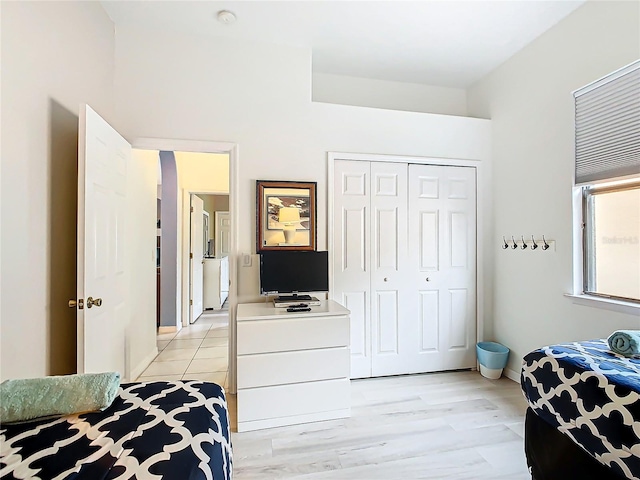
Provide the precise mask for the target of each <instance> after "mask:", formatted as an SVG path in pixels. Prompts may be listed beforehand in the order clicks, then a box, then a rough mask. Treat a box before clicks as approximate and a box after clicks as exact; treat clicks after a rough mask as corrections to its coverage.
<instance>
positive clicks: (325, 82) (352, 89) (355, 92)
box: [312, 73, 467, 115]
mask: <svg viewBox="0 0 640 480" xmlns="http://www.w3.org/2000/svg"><path fill="white" fill-rule="evenodd" d="M312 82H313V94H312V97H313V101H314V102H325V103H338V104H342V105H354V106H359V107H375V108H386V109H389V110H403V111H407V112H423V113H440V114H443V115H466V114H467V92H466V90H465V89H463V88H447V87H438V86H435V85H422V84H417V83H404V82H390V81H387V80H376V79H372V78H359V77H349V76H346V75H333V74H329V73H314V74H313V77H312Z"/></svg>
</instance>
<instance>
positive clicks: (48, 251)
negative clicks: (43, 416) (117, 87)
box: [0, 2, 155, 379]
mask: <svg viewBox="0 0 640 480" xmlns="http://www.w3.org/2000/svg"><path fill="white" fill-rule="evenodd" d="M1 8H2V19H1V22H2V23H1V41H2V47H1V48H2V87H1V88H2V91H1V94H2V106H1V111H0V113H1V116H2V131H1V136H2V147H1V148H2V150H1V153H2V163H1V168H2V176H1V178H2V180H1V181H2V184H1V194H0V195H1V197H0V203H1V207H0V208H1V222H2V225H1V230H2V250H1V254H0V255H1V259H0V264H1V276H2V307H1V308H2V310H1V312H0V317H1V326H0V329H1V336H2V340H1V350H2V352H1V355H0V364H1V371H0V377H1V378H2V379H7V378H17V377H33V376H41V375H46V374H63V373H70V372H74V371H75V358H76V342H75V331H76V315H75V311H74V310H72V309H69V308H68V307H67V302H68V300H69V299H70V298H75V295H76V283H75V276H76V260H75V257H76V252H75V248H76V243H75V242H76V240H75V238H76V232H75V222H76V212H75V209H76V205H77V204H76V201H77V200H76V189H77V135H78V107H79V105H80V103H88V104H90V105H91V106H92V107H93V108H94V109H95V110H96V111H97V112H98V113H100V115H101V116H103V117H104V118H105V119H106V120H107V121H112V120H113V80H114V76H113V74H114V28H113V24H112V22H111V21H110V19H109V18H108V16H107V15H106V13H105V12H104V11H103V10H102V7H101V6H100V4H98V3H94V2H2V3H1ZM154 215H155V214H154Z"/></svg>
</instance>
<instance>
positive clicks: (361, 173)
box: [331, 160, 371, 378]
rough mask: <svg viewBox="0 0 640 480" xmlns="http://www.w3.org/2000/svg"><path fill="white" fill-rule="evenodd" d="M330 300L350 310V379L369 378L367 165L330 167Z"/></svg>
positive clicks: (338, 163)
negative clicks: (332, 193) (332, 212)
mask: <svg viewBox="0 0 640 480" xmlns="http://www.w3.org/2000/svg"><path fill="white" fill-rule="evenodd" d="M334 167H335V168H334V177H333V178H334V185H333V187H334V188H333V191H334V198H333V202H334V244H333V248H334V257H333V258H334V259H333V290H332V292H331V295H332V298H333V300H335V301H337V302H338V303H340V304H342V305H344V306H345V307H346V308H348V309H349V310H350V311H351V315H350V318H351V378H363V377H370V376H371V312H370V295H369V292H370V288H371V285H370V273H369V270H370V254H371V253H370V249H369V235H370V232H369V230H370V216H371V213H370V210H371V209H370V198H369V188H370V166H369V162H357V161H346V160H339V161H336V162H335V166H334Z"/></svg>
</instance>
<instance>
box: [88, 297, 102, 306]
mask: <svg viewBox="0 0 640 480" xmlns="http://www.w3.org/2000/svg"><path fill="white" fill-rule="evenodd" d="M94 305H95V306H96V307H100V306H102V299H101V298H93V297H89V298H87V308H91V307H93V306H94Z"/></svg>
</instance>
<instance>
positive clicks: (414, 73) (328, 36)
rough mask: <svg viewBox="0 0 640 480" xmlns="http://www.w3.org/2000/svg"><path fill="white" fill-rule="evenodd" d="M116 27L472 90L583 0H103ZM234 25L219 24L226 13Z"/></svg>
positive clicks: (322, 69) (320, 67)
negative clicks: (279, 51)
mask: <svg viewBox="0 0 640 480" xmlns="http://www.w3.org/2000/svg"><path fill="white" fill-rule="evenodd" d="M101 3H102V5H103V6H104V8H105V10H106V11H107V13H108V14H109V16H110V17H111V19H112V20H113V22H114V23H115V25H116V31H117V27H118V26H134V27H144V28H151V29H163V30H169V31H182V32H190V33H194V34H198V35H212V36H218V37H227V38H234V39H243V40H249V41H260V42H269V43H276V44H285V45H294V46H304V47H309V48H310V49H311V50H312V55H313V71H314V72H318V73H331V74H339V75H350V76H355V77H365V78H374V79H380V80H391V81H399V82H411V83H420V84H429V85H438V86H444V87H456V88H466V87H468V86H470V85H472V84H473V83H474V82H476V81H477V80H479V79H481V78H482V77H483V76H485V75H486V74H488V73H489V72H491V71H492V70H493V69H494V68H496V67H497V66H499V65H500V64H501V63H503V62H504V61H505V60H507V59H508V58H509V57H511V56H512V55H513V54H515V53H516V52H517V51H519V50H520V49H522V48H523V47H524V46H526V45H527V44H528V43H530V42H531V41H532V40H534V39H535V38H537V37H538V36H539V35H541V34H542V33H543V32H545V31H546V30H547V29H549V28H550V27H551V26H553V25H554V24H556V23H557V22H558V21H560V20H561V19H562V18H564V17H565V16H567V15H568V14H570V13H571V12H572V11H573V10H575V9H576V8H578V7H579V6H580V5H582V4H583V3H584V0H501V1H500V0H497V1H493V0H442V1H436V0H422V1H398V0H396V1H376V2H372V1H359V0H352V1H331V0H324V1H296V0H291V1H268V0H264V1H242V0H236V1H153V0H143V1H103V2H101ZM223 9H225V10H230V11H232V12H233V13H235V15H236V17H237V21H236V22H235V23H233V24H231V25H225V24H222V23H220V22H218V21H217V20H216V14H217V12H218V11H219V10H223Z"/></svg>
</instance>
